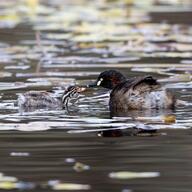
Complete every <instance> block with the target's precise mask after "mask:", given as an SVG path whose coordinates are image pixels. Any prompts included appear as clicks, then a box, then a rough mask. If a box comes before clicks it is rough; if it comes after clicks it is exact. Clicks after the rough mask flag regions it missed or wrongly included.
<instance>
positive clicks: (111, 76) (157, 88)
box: [89, 70, 176, 113]
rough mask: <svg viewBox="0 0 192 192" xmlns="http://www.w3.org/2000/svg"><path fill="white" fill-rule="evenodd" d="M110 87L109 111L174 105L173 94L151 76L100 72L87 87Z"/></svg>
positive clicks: (111, 71) (163, 107)
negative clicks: (130, 76)
mask: <svg viewBox="0 0 192 192" xmlns="http://www.w3.org/2000/svg"><path fill="white" fill-rule="evenodd" d="M93 86H102V87H104V88H108V89H111V90H112V91H111V93H110V101H109V108H110V112H112V113H118V112H128V111H129V110H132V109H133V110H135V109H136V110H142V109H160V108H161V109H171V108H173V107H174V106H175V105H176V99H175V97H174V95H173V94H172V93H171V92H169V91H168V90H166V89H165V88H164V87H162V86H161V85H160V84H159V83H158V82H157V80H156V79H155V78H153V77H152V76H145V77H134V78H130V79H126V77H125V76H124V75H123V74H121V73H120V72H118V71H116V70H108V71H104V72H102V73H101V74H100V75H99V76H98V78H97V80H96V82H95V83H94V84H92V85H91V86H89V87H93Z"/></svg>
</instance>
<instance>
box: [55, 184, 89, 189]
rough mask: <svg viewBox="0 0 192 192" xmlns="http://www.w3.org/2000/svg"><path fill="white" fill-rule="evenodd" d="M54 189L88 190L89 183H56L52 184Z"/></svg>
mask: <svg viewBox="0 0 192 192" xmlns="http://www.w3.org/2000/svg"><path fill="white" fill-rule="evenodd" d="M53 189H54V190H89V189H91V186H90V185H86V184H76V183H58V184H56V185H54V186H53Z"/></svg>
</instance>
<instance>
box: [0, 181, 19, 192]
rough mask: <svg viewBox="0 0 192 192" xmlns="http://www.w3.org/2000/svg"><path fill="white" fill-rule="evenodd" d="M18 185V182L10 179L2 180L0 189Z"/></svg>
mask: <svg viewBox="0 0 192 192" xmlns="http://www.w3.org/2000/svg"><path fill="white" fill-rule="evenodd" d="M16 187H17V184H16V183H14V182H9V181H5V182H0V189H7V190H9V189H15V188H16Z"/></svg>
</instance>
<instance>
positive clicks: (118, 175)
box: [109, 171, 160, 179]
mask: <svg viewBox="0 0 192 192" xmlns="http://www.w3.org/2000/svg"><path fill="white" fill-rule="evenodd" d="M159 176H160V173H159V172H131V171H120V172H112V173H110V174H109V177H110V178H113V179H137V178H153V177H159Z"/></svg>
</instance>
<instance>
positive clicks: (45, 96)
mask: <svg viewBox="0 0 192 192" xmlns="http://www.w3.org/2000/svg"><path fill="white" fill-rule="evenodd" d="M84 90H85V88H84V87H80V86H70V87H68V88H67V89H66V90H65V91H64V93H63V95H62V97H61V98H55V97H54V96H53V94H52V93H49V92H46V91H28V92H26V93H23V94H20V95H19V97H18V106H19V107H21V108H60V109H62V108H65V107H67V105H68V102H69V100H70V99H73V98H77V97H78V95H79V93H81V92H83V91H84Z"/></svg>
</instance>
